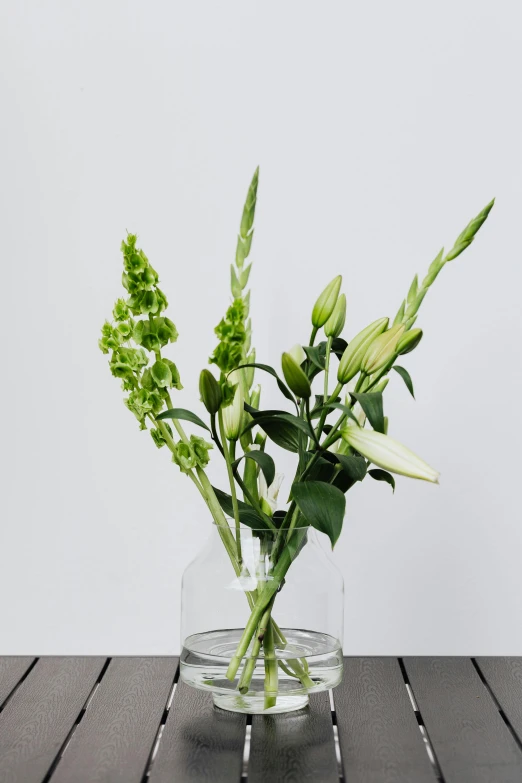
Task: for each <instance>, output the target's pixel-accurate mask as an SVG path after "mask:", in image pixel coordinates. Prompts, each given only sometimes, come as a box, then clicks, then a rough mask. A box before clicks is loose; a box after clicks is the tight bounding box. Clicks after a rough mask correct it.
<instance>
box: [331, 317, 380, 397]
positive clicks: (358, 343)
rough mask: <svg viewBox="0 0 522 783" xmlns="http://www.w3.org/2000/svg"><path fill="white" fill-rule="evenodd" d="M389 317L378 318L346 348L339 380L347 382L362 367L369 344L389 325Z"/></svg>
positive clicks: (340, 365)
mask: <svg viewBox="0 0 522 783" xmlns="http://www.w3.org/2000/svg"><path fill="white" fill-rule="evenodd" d="M388 322H389V319H388V318H378V319H377V321H374V322H373V323H371V324H370V325H369V326H367V327H366V328H365V329H363V330H362V331H361V332H359V334H356V335H355V337H354V338H353V340H351V341H350V343H349V345H348V347H347V348H346V349H345V351H344V353H343V355H342V356H341V361H340V362H339V367H338V369H337V380H338V381H339V383H342V384H345V383H348V381H351V380H352V378H354V377H355V376H356V375H357V373H358V372H359V370H360V369H361V363H362V360H363V357H364V354H365V353H366V351H367V349H368V346H369V345H371V343H372V342H373V341H374V340H375V338H376V337H378V336H379V335H380V334H382V332H384V330H385V329H386V328H387V326H388Z"/></svg>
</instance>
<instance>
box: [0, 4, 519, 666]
mask: <svg viewBox="0 0 522 783" xmlns="http://www.w3.org/2000/svg"><path fill="white" fill-rule="evenodd" d="M1 13H2V17H3V19H2V24H1V25H0V31H1V32H0V36H1V39H2V40H1V41H0V52H1V54H0V57H1V60H2V63H1V65H2V67H1V77H0V78H1V90H2V96H1V106H2V115H3V118H2V123H1V129H0V134H1V147H0V148H1V156H2V163H1V171H2V174H1V184H0V189H1V215H2V261H1V264H2V286H1V288H2V297H1V300H2V332H3V340H2V371H1V372H2V381H1V384H0V394H1V408H0V410H1V411H2V429H1V443H0V448H1V459H2V471H1V476H2V491H1V508H2V522H1V528H0V634H1V637H0V652H1V653H2V654H8V653H34V652H40V653H44V654H45V653H63V654H65V653H107V652H110V653H113V654H117V653H151V654H153V653H157V654H162V653H175V652H177V651H178V649H179V632H178V625H179V583H180V575H181V572H182V569H183V568H184V566H185V565H186V564H187V562H188V561H189V559H191V558H192V557H193V555H194V554H195V553H196V551H197V550H198V547H199V546H200V544H201V541H202V538H203V537H204V536H205V535H206V533H207V529H208V524H209V520H208V519H207V518H206V516H205V513H204V511H203V509H202V506H201V503H200V502H199V498H198V497H196V496H195V494H194V492H193V487H192V486H191V485H189V482H188V481H186V480H185V479H184V477H183V476H181V475H180V474H179V473H178V472H177V470H175V469H174V468H173V466H172V465H171V464H170V463H169V461H168V455H167V454H166V453H165V452H164V451H157V450H156V449H155V448H154V446H153V444H152V442H151V441H150V439H149V437H148V436H147V435H145V434H143V433H140V432H139V431H138V428H137V426H136V424H135V422H134V421H133V419H132V417H131V414H130V413H129V412H128V411H127V410H126V409H125V408H124V407H123V405H122V401H121V400H122V393H121V391H120V388H119V384H118V382H117V381H115V380H114V379H113V378H112V377H111V376H110V374H109V371H108V369H107V366H106V357H103V356H102V355H101V354H100V353H99V351H98V349H97V339H98V331H99V327H100V326H101V324H102V322H103V320H104V318H105V316H107V315H108V314H109V313H110V310H111V307H112V304H113V301H114V299H115V298H116V297H117V296H118V295H119V294H120V283H119V279H120V271H121V261H120V255H119V244H120V241H121V239H122V237H123V236H124V233H125V229H127V228H128V229H132V230H134V231H137V232H138V233H139V235H140V243H141V245H142V246H143V248H144V249H145V250H146V252H147V253H148V255H149V257H150V258H151V261H152V263H153V264H154V266H156V267H157V268H158V269H159V271H160V273H161V279H162V283H163V287H164V289H165V290H166V291H167V293H168V295H169V299H170V303H171V306H170V313H169V314H170V315H171V317H172V318H173V320H174V321H175V323H176V324H177V326H178V328H179V330H180V333H181V337H180V340H179V342H178V343H177V345H175V346H173V347H172V349H171V352H170V354H169V355H170V356H171V357H172V358H173V359H174V360H175V361H176V362H177V363H178V365H179V367H180V369H181V372H182V380H183V382H184V384H185V390H184V391H183V392H182V393H181V394H180V395H179V396H177V397H176V399H177V401H178V403H179V404H180V405H185V406H191V405H192V404H193V403H194V400H196V399H197V396H198V395H197V378H198V374H199V370H200V369H201V368H202V367H203V366H206V361H207V357H208V355H209V353H210V352H211V350H212V349H213V346H214V343H215V340H214V337H213V327H214V325H215V324H216V323H217V322H218V321H219V319H220V317H221V315H222V313H223V312H224V310H225V308H226V306H227V303H228V296H229V295H228V267H229V263H230V261H231V260H232V258H233V254H234V251H235V235H236V231H237V228H238V224H239V218H240V213H241V207H242V203H243V199H244V196H245V193H246V188H247V185H248V182H249V179H250V176H251V174H252V171H253V169H254V168H255V166H256V165H257V164H258V163H259V164H260V165H261V181H260V189H259V202H258V215H257V234H256V240H255V242H254V250H253V255H252V258H253V259H254V262H255V269H254V272H253V274H252V283H253V286H254V291H253V297H252V311H253V319H254V329H255V339H254V342H255V345H256V346H257V349H258V357H259V358H260V360H264V361H267V362H269V363H275V364H277V363H278V357H279V355H280V352H281V350H282V349H284V348H287V347H288V346H290V345H292V344H293V343H295V342H296V341H298V340H304V339H306V337H307V336H308V334H309V312H310V308H311V306H312V303H313V301H314V299H315V296H316V295H317V293H318V291H319V289H320V288H322V287H323V285H324V284H326V282H328V281H329V280H330V279H331V278H332V277H333V276H334V275H335V274H337V273H339V272H341V273H342V274H343V275H344V287H345V290H346V293H347V297H348V302H349V318H348V330H349V333H352V334H353V333H354V332H355V331H358V330H359V329H360V328H361V327H362V326H363V325H365V324H366V323H367V322H368V321H370V320H372V319H374V318H377V317H380V316H381V315H383V314H389V315H390V316H393V315H394V313H395V311H396V309H397V307H398V305H399V303H400V301H401V298H402V297H403V296H404V295H405V293H406V291H407V289H408V287H409V284H410V281H411V278H412V277H413V274H414V273H415V272H419V273H421V274H423V273H424V272H425V271H426V269H427V266H428V265H429V263H430V261H431V260H432V258H433V257H434V256H435V254H436V252H437V251H438V250H439V248H440V246H441V245H442V244H443V243H444V244H446V246H451V243H452V242H453V240H454V239H455V237H456V236H457V234H458V233H459V232H460V230H461V229H462V228H463V227H464V225H465V224H466V222H467V221H468V220H469V219H470V218H471V217H473V216H474V215H475V214H476V213H477V212H478V211H479V210H480V209H481V208H482V207H483V206H484V204H486V202H487V201H489V199H490V198H491V197H492V196H493V195H495V196H497V204H496V206H495V209H494V211H493V212H492V214H491V216H490V220H489V222H488V223H487V225H486V226H485V227H484V229H483V230H482V232H481V234H480V235H479V237H478V238H477V241H476V242H475V243H474V245H473V246H472V247H471V248H470V249H469V250H468V251H467V252H466V253H465V254H464V255H462V256H461V257H459V258H458V259H457V260H456V261H455V262H454V263H453V264H452V265H450V266H448V267H446V268H445V269H444V271H443V273H442V274H441V276H440V277H439V279H438V280H437V283H436V285H435V287H434V289H432V291H431V292H430V294H429V295H428V297H427V298H426V300H425V302H424V305H423V307H422V310H421V316H420V319H419V325H421V326H422V327H423V329H424V330H425V338H424V341H423V343H422V346H421V347H420V349H419V350H418V351H417V352H416V353H414V354H412V355H411V357H408V361H405V362H404V363H405V364H406V366H407V367H408V368H409V369H410V371H411V374H412V376H413V378H414V382H415V386H416V393H417V402H413V401H412V400H411V398H410V397H409V395H408V393H407V391H406V390H405V388H404V387H403V386H402V383H401V381H400V379H399V378H398V376H397V378H396V379H395V380H394V382H393V383H391V384H390V387H389V390H388V391H387V393H386V397H387V401H386V408H387V412H388V414H389V416H390V422H391V423H390V432H391V434H393V435H395V436H396V437H397V438H398V439H400V440H401V441H403V442H404V443H405V444H407V445H409V446H410V447H411V448H413V449H414V450H415V451H417V452H418V453H419V454H421V455H422V456H423V457H424V458H425V459H427V460H428V461H429V462H430V463H431V464H433V465H434V466H436V467H438V468H439V469H440V470H441V472H442V482H441V486H440V487H439V488H437V487H432V486H429V485H426V484H424V483H415V482H412V481H408V480H407V479H403V480H400V479H399V481H398V489H397V492H396V494H395V496H392V495H391V492H390V491H389V488H388V487H387V486H385V485H381V484H376V483H373V482H372V483H371V484H370V483H369V481H367V482H365V483H364V484H363V485H361V486H359V487H357V488H356V489H355V490H354V491H352V492H351V493H350V495H349V503H348V515H347V518H346V522H345V529H344V532H343V536H342V539H341V541H340V543H339V545H338V547H337V549H336V553H335V558H336V560H337V563H338V564H339V566H340V567H341V569H342V570H343V572H344V576H345V581H346V593H347V601H346V638H345V648H346V651H347V652H348V653H350V654H394V653H404V654H421V653H431V654H436V653H440V654H446V653H447V654H450V653H451V654H466V653H482V654H495V653H497V654H500V653H503V654H507V653H517V654H522V625H521V624H520V622H519V618H520V612H521V610H522V568H521V566H520V563H521V556H522V525H521V519H520V475H521V474H520V470H521V458H520V446H519V445H518V441H519V439H520V435H521V417H520V399H521V392H522V377H521V369H520V367H521V352H520V337H521V334H520V331H521V330H520V288H521V284H522V275H521V272H520V264H521V260H520V215H521V213H522V155H521V138H522V113H521V108H520V106H521V97H522V96H521V88H520V73H521V66H522V55H521V51H522V49H521V46H522V14H521V12H520V5H519V3H517V2H516V1H515V0H512V1H511V2H496V3H491V2H486V1H485V0H452V1H451V2H438V3H419V2H415V0H410V1H409V2H408V1H406V0H396V2H393V3H389V2H385V1H384V0H383V1H381V2H368V3H346V2H340V1H339V2H323V3H312V2H304V1H303V0H301V1H300V2H283V3H282V2H266V0H265V2H245V1H244V0H242V1H238V2H225V3H213V2H205V3H199V2H193V3H188V2H184V3H182V2H174V3H172V2H171V3H168V2H160V1H152V2H147V3H142V2H134V1H132V2H129V1H127V2H124V1H123V0H112V1H111V0H109V1H108V2H99V0H95V1H94V2H90V3H87V2H80V1H76V2H71V1H69V2H65V1H63V2H58V0H49V1H47V2H45V1H44V2H34V1H32V2H20V0H4V2H3V3H2V9H1ZM265 389H266V393H265V396H264V402H265V403H266V404H267V405H273V404H279V401H278V399H277V395H276V393H275V392H274V390H273V387H272V386H271V384H270V383H268V382H265ZM197 405H198V406H199V403H197ZM284 464H285V466H287V469H288V466H289V464H290V463H289V462H288V460H286V457H285V461H284Z"/></svg>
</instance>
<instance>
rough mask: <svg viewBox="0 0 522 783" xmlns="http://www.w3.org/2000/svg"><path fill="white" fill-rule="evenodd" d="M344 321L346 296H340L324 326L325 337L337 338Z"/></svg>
mask: <svg viewBox="0 0 522 783" xmlns="http://www.w3.org/2000/svg"><path fill="white" fill-rule="evenodd" d="M345 321H346V296H345V295H344V294H341V295H340V296H339V299H338V300H337V302H336V304H335V307H334V309H333V313H332V314H331V316H330V318H329V319H328V320H327V322H326V323H325V325H324V333H325V335H326V336H327V337H339V335H340V334H341V332H342V331H343V329H344V323H345Z"/></svg>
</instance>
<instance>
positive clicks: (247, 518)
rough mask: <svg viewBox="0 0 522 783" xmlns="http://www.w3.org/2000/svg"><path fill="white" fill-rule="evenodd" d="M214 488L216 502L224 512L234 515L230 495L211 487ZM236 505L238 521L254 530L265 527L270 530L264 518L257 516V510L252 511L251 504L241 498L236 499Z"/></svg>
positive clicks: (230, 515)
mask: <svg viewBox="0 0 522 783" xmlns="http://www.w3.org/2000/svg"><path fill="white" fill-rule="evenodd" d="M212 489H213V490H214V492H215V494H216V497H217V499H218V503H219V505H220V506H221V508H222V509H223V511H224V512H225V514H226V515H227V516H229V517H232V518H233V516H234V507H233V505H232V498H231V496H230V495H227V493H226V492H222V491H221V490H220V489H217V487H212ZM237 505H238V508H239V521H240V522H241V523H242V524H243V525H246V526H247V527H251V528H254V529H255V530H256V529H257V530H259V529H260V528H266V529H267V530H270V529H271V528H269V527H268V525H267V524H266V523H265V521H264V519H263V518H262V517H260V516H259V514H258V513H257V511H254V509H253V508H252V506H249V505H248V503H244V502H243V501H242V500H239V499H238V501H237Z"/></svg>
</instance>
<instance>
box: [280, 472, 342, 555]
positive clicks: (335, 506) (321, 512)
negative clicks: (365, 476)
mask: <svg viewBox="0 0 522 783" xmlns="http://www.w3.org/2000/svg"><path fill="white" fill-rule="evenodd" d="M292 496H293V498H294V500H295V502H296V503H297V505H298V507H299V510H300V511H301V513H302V515H303V516H304V518H305V519H306V520H307V521H308V522H309V523H310V524H311V525H312V526H313V527H315V529H316V530H320V531H321V533H325V534H326V535H327V536H328V538H329V539H330V542H331V544H332V549H333V548H334V546H335V544H336V542H337V540H338V538H339V536H340V534H341V530H342V527H343V519H344V512H345V508H346V498H345V497H344V495H343V493H342V492H341V490H340V489H337V487H333V486H332V485H331V484H325V483H324V482H323V481H303V482H300V483H299V482H296V483H295V484H293V485H292Z"/></svg>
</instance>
